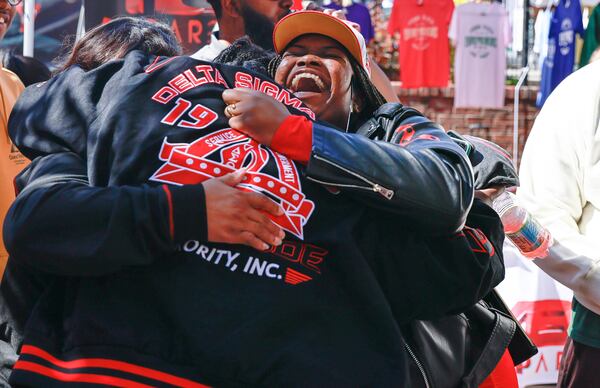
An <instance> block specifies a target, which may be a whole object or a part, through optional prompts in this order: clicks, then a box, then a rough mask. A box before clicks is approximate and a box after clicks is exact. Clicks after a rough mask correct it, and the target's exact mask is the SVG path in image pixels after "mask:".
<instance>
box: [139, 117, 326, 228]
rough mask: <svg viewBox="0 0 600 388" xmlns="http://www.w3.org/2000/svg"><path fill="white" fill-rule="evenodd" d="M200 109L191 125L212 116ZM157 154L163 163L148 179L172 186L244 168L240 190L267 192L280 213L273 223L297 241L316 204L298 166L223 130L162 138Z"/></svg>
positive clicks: (251, 140) (239, 134) (260, 146)
mask: <svg viewBox="0 0 600 388" xmlns="http://www.w3.org/2000/svg"><path fill="white" fill-rule="evenodd" d="M174 109H175V108H174ZM200 111H202V112H204V113H202V114H199V115H197V116H198V117H197V120H196V121H194V123H192V124H193V125H195V126H197V124H198V123H199V122H205V123H206V122H209V121H211V120H212V115H211V114H210V113H207V111H209V109H208V108H206V107H203V109H198V112H200ZM171 112H172V111H171ZM171 112H170V113H169V114H171ZM169 114H168V115H167V117H168V116H169ZM207 125H208V124H207ZM158 157H159V159H160V160H161V161H163V162H164V164H163V165H162V166H161V167H160V168H159V169H158V170H157V171H156V172H155V173H154V174H153V175H152V177H151V178H150V180H152V181H155V182H163V183H169V184H175V185H191V184H197V183H201V182H204V181H205V180H207V179H210V178H216V177H221V176H223V175H226V174H228V173H231V172H234V171H236V170H239V169H242V168H246V169H247V173H246V176H245V177H244V181H243V182H242V183H241V184H240V185H238V188H239V189H240V190H244V191H254V192H257V193H262V194H265V195H267V196H268V197H269V198H270V199H271V200H273V201H275V202H276V203H278V204H279V205H280V206H281V208H282V209H283V211H284V214H283V215H282V216H278V217H276V216H270V217H271V219H272V220H273V222H274V223H276V224H277V225H279V226H280V227H281V228H282V229H284V230H285V231H287V232H289V233H292V234H293V235H294V236H296V237H298V238H299V239H303V238H304V225H305V224H306V223H307V222H308V219H309V218H310V216H311V214H312V212H313V210H314V208H315V205H314V203H313V202H312V201H310V200H309V199H307V198H306V196H305V195H304V193H303V192H302V187H301V183H300V174H299V173H298V170H297V169H296V166H295V165H294V163H293V162H292V161H291V160H290V159H288V158H287V157H285V156H284V155H281V154H279V153H276V152H273V151H271V150H269V149H267V148H266V147H264V146H263V145H261V144H259V143H257V142H256V141H254V140H253V139H251V138H250V137H248V136H246V135H245V134H242V133H240V132H237V131H236V130H233V129H231V128H226V129H222V130H220V131H216V132H212V133H210V134H208V135H205V136H202V137H200V138H199V139H197V140H196V141H194V142H192V143H190V144H181V143H170V142H169V141H168V140H167V138H165V139H164V140H163V144H162V148H161V150H160V154H159V156H158Z"/></svg>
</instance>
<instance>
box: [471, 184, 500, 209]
mask: <svg viewBox="0 0 600 388" xmlns="http://www.w3.org/2000/svg"><path fill="white" fill-rule="evenodd" d="M504 190H505V187H504V186H494V187H490V188H487V189H483V190H475V198H479V199H480V200H482V201H483V202H485V204H486V205H488V206H492V203H493V202H494V200H495V199H496V198H497V197H498V196H499V195H500V194H502V193H503V192H504Z"/></svg>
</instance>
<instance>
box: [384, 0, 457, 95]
mask: <svg viewBox="0 0 600 388" xmlns="http://www.w3.org/2000/svg"><path fill="white" fill-rule="evenodd" d="M453 11H454V2H453V1H452V0H395V1H394V7H393V8H392V14H391V16H390V20H389V24H388V31H389V33H390V34H393V33H395V32H399V33H400V44H399V46H400V47H399V50H400V79H401V81H402V87H404V88H419V87H442V88H443V87H446V86H448V79H449V76H450V49H449V45H448V26H449V25H450V20H451V19H452V12H453Z"/></svg>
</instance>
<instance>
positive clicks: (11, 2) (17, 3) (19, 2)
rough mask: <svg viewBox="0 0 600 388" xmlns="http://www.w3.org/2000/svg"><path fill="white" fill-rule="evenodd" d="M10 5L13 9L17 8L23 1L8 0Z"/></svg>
mask: <svg viewBox="0 0 600 388" xmlns="http://www.w3.org/2000/svg"><path fill="white" fill-rule="evenodd" d="M7 1H8V4H10V5H12V6H13V7H16V6H17V5H19V4H21V2H22V1H23V0H7Z"/></svg>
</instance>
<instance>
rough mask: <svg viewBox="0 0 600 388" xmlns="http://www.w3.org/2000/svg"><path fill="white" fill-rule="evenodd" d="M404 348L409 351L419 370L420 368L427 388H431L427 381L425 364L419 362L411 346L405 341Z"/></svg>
mask: <svg viewBox="0 0 600 388" xmlns="http://www.w3.org/2000/svg"><path fill="white" fill-rule="evenodd" d="M404 347H405V348H406V350H408V354H410V356H411V357H412V359H413V361H414V362H415V364H417V368H419V372H421V376H423V382H425V388H430V387H431V386H430V385H429V380H427V374H426V373H425V369H424V368H423V364H421V361H419V359H418V358H417V356H416V355H415V354H414V353H413V351H412V349H411V348H410V346H408V343H407V342H406V341H404Z"/></svg>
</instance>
